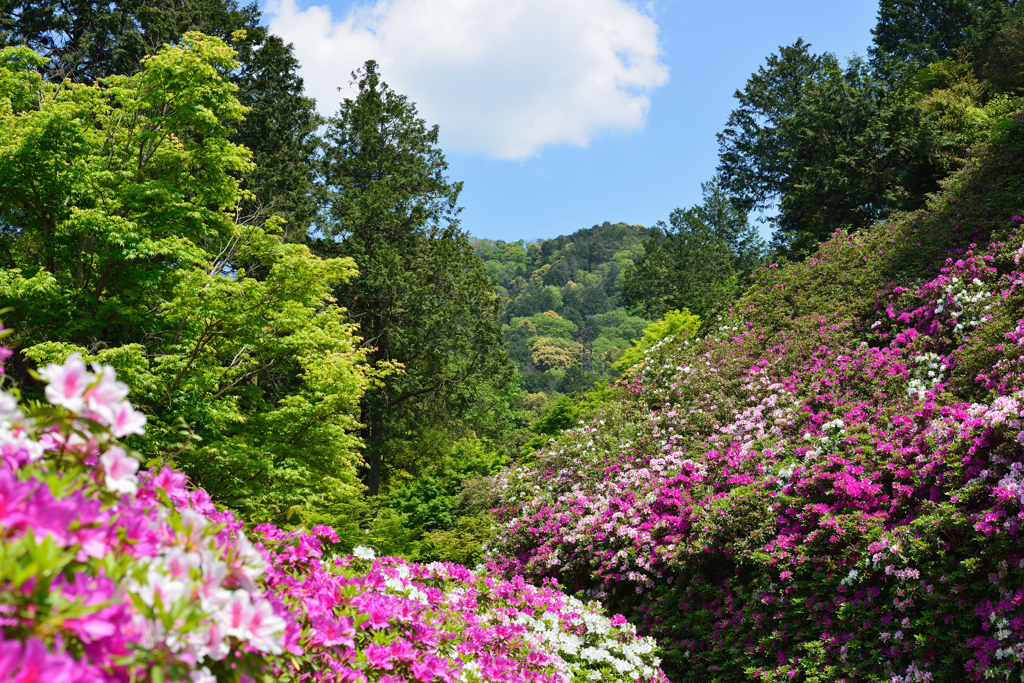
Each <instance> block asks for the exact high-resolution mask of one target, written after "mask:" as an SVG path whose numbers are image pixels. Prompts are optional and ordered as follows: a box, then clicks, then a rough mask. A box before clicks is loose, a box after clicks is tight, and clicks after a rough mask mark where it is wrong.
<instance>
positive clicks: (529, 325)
mask: <svg viewBox="0 0 1024 683" xmlns="http://www.w3.org/2000/svg"><path fill="white" fill-rule="evenodd" d="M649 235H650V230H648V229H646V228H644V227H643V226H640V225H627V224H625V223H616V224H612V223H604V224H603V225H595V226H594V227H592V228H589V229H585V230H578V231H576V232H574V233H572V234H571V235H564V236H561V237H556V238H554V239H550V240H537V241H536V242H529V243H527V242H524V241H522V240H520V241H519V242H513V243H505V242H501V241H494V240H481V239H477V240H474V242H473V246H474V250H475V252H476V254H477V256H479V257H480V258H481V259H483V262H484V268H485V271H486V272H487V274H488V275H489V276H490V277H492V278H494V280H495V282H496V291H497V292H498V294H499V296H501V299H502V302H503V304H504V308H503V311H502V316H501V321H502V323H503V325H502V330H503V331H504V334H505V340H506V342H507V343H508V353H509V357H510V358H511V359H512V360H513V361H514V362H515V363H516V364H517V365H518V366H519V370H520V372H521V373H523V383H524V387H525V389H526V391H527V392H529V393H531V394H534V395H535V398H533V399H532V403H531V405H535V404H540V403H541V402H542V399H540V397H539V396H537V394H540V393H543V394H546V395H547V397H550V396H551V395H552V394H554V393H556V392H558V393H562V394H567V393H576V392H580V391H587V390H589V389H591V388H593V386H594V383H595V382H596V381H599V380H607V379H611V378H615V377H617V376H618V372H617V371H615V369H614V367H613V364H614V363H615V361H617V360H618V359H619V357H621V355H622V352H623V351H624V350H625V349H626V348H628V347H629V346H630V342H631V341H632V340H633V339H638V338H640V337H641V336H642V335H643V331H644V328H646V326H647V321H646V320H645V319H643V318H640V317H637V316H635V315H631V314H630V313H629V312H627V311H626V309H625V307H624V302H623V299H622V280H623V276H624V274H625V272H626V271H627V270H628V269H629V268H631V267H632V266H633V265H634V264H635V262H636V261H637V260H638V259H639V257H640V255H641V254H642V253H643V247H642V242H643V241H644V240H645V239H646V238H647V237H648V236H649Z"/></svg>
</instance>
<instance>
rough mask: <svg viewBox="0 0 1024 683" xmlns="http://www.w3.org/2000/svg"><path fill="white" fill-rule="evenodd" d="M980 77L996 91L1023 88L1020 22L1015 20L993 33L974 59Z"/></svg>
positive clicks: (1023, 48)
mask: <svg viewBox="0 0 1024 683" xmlns="http://www.w3.org/2000/svg"><path fill="white" fill-rule="evenodd" d="M975 64H976V66H977V70H978V73H979V74H980V76H981V77H982V78H983V79H984V80H986V81H988V82H989V84H990V85H991V86H992V87H993V88H994V89H995V90H996V91H998V92H1009V93H1014V92H1020V91H1021V89H1022V88H1024V21H1021V20H1020V19H1019V18H1016V19H1015V20H1014V21H1011V22H1009V23H1008V24H1007V25H1006V26H1005V27H1004V28H1003V29H1002V30H1001V31H999V32H998V33H996V34H995V35H994V36H993V37H992V39H991V40H989V42H988V43H987V44H986V45H985V47H984V48H983V49H982V50H980V51H978V53H977V54H976V56H975Z"/></svg>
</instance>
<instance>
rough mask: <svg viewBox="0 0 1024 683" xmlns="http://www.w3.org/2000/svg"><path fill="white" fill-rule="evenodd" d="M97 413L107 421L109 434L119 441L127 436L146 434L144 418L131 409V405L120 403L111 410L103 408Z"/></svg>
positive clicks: (125, 402) (124, 402)
mask: <svg viewBox="0 0 1024 683" xmlns="http://www.w3.org/2000/svg"><path fill="white" fill-rule="evenodd" d="M97 412H99V413H100V415H102V416H103V417H104V419H105V420H106V421H107V425H108V426H109V427H110V433H111V434H113V435H114V437H115V438H118V439H120V438H122V437H125V436H128V435H129V434H145V433H146V416H145V415H143V414H142V413H140V412H139V411H137V410H135V408H132V404H131V403H129V402H128V401H121V402H120V403H118V404H116V405H115V406H114V407H113V408H110V407H107V406H104V407H103V408H102V409H98V411H97Z"/></svg>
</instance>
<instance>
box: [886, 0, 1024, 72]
mask: <svg viewBox="0 0 1024 683" xmlns="http://www.w3.org/2000/svg"><path fill="white" fill-rule="evenodd" d="M1018 4H1019V2H1018V0H881V2H879V6H878V22H877V24H876V25H875V28H873V29H872V30H871V33H872V35H873V36H874V39H873V43H874V44H873V45H872V46H871V48H870V49H869V50H868V52H869V54H870V55H871V57H872V60H873V62H874V66H875V67H876V69H878V70H879V72H880V73H884V74H886V75H889V76H894V75H898V73H899V72H900V71H901V70H902V69H903V67H906V66H912V65H915V64H916V65H918V66H924V65H926V64H930V63H932V62H935V61H938V60H940V59H944V58H945V57H948V56H951V55H952V54H953V53H954V52H956V51H958V50H965V51H967V52H974V51H976V50H978V49H979V48H981V47H982V46H984V45H985V44H986V43H987V42H988V40H989V39H990V38H991V37H992V35H993V34H995V33H996V32H997V31H998V30H999V29H1000V28H1001V27H1002V26H1003V24H1004V23H1005V22H1006V20H1007V18H1008V17H1009V16H1010V14H1011V13H1012V11H1013V10H1014V9H1015V8H1016V7H1017V5H1018Z"/></svg>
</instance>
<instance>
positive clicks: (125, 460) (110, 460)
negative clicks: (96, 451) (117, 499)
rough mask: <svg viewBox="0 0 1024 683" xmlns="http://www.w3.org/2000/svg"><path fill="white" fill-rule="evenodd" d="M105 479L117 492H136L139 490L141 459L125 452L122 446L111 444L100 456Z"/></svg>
mask: <svg viewBox="0 0 1024 683" xmlns="http://www.w3.org/2000/svg"><path fill="white" fill-rule="evenodd" d="M100 465H102V467H103V474H104V477H103V481H104V483H105V484H106V485H107V488H108V489H110V490H111V491H113V492H115V493H130V494H134V493H135V492H136V491H138V490H139V478H138V477H136V476H135V473H136V472H138V471H139V461H138V460H136V459H135V458H133V457H131V456H130V455H128V454H127V453H125V452H124V449H123V448H121V447H120V446H111V447H110V448H108V449H107V452H106V453H104V454H103V455H101V456H100Z"/></svg>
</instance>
